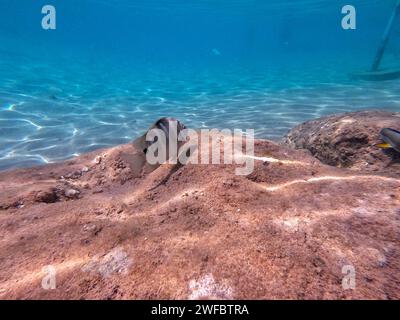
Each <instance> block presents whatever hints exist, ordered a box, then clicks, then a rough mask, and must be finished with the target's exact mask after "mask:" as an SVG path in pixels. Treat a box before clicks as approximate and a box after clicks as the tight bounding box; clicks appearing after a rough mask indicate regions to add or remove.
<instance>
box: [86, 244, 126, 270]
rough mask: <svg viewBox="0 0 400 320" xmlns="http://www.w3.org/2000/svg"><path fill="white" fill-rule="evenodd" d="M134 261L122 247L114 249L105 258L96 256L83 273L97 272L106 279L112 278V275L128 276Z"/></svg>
mask: <svg viewBox="0 0 400 320" xmlns="http://www.w3.org/2000/svg"><path fill="white" fill-rule="evenodd" d="M131 265H132V260H131V259H129V257H128V254H127V253H126V252H125V251H124V250H123V249H122V248H120V247H117V248H114V249H113V250H111V251H110V252H109V253H107V254H106V255H104V256H101V255H96V256H94V257H93V258H92V259H91V261H90V262H89V263H88V264H86V265H85V266H84V267H83V268H82V271H84V272H97V273H100V274H101V275H102V276H103V277H104V278H107V277H110V276H111V275H112V274H127V273H128V270H129V267H130V266H131Z"/></svg>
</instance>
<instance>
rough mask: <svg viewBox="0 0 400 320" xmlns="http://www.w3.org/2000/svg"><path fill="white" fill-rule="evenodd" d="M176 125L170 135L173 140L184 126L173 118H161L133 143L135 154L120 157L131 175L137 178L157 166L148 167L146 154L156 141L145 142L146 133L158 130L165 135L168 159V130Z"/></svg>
mask: <svg viewBox="0 0 400 320" xmlns="http://www.w3.org/2000/svg"><path fill="white" fill-rule="evenodd" d="M175 123H176V132H173V133H174V134H172V136H173V139H178V136H179V133H180V132H181V131H182V130H184V129H186V126H185V125H184V124H182V123H181V122H180V121H179V120H177V119H174V118H167V117H166V118H161V119H159V120H157V121H156V122H155V123H154V124H153V125H152V126H151V127H150V128H149V129H148V130H147V131H146V133H145V134H144V135H142V136H141V137H139V138H137V139H136V140H135V141H133V143H132V144H133V147H134V149H135V150H136V153H134V154H123V155H121V158H122V159H123V160H124V161H125V162H127V163H128V164H129V167H130V168H131V171H132V173H133V174H134V175H135V176H139V175H140V173H141V172H143V171H145V172H147V173H149V172H151V171H153V170H155V169H156V168H157V167H158V165H150V164H148V163H147V161H146V153H147V150H148V148H149V147H150V146H151V145H152V144H154V143H156V141H157V140H156V139H155V140H154V141H146V136H147V133H148V132H149V131H150V130H153V129H159V130H162V131H163V132H164V133H165V136H166V138H167V140H166V146H165V148H166V150H167V159H169V155H168V150H169V142H170V141H169V139H170V129H171V127H175ZM180 145H181V142H178V141H177V146H178V148H179V146H180Z"/></svg>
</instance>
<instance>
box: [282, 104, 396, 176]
mask: <svg viewBox="0 0 400 320" xmlns="http://www.w3.org/2000/svg"><path fill="white" fill-rule="evenodd" d="M387 127H388V128H393V129H396V130H400V113H396V112H385V111H363V112H353V113H345V114H339V115H332V116H328V117H324V118H320V119H316V120H311V121H308V122H305V123H302V124H300V125H299V126H297V127H295V128H293V129H292V130H291V131H290V132H289V133H288V134H287V136H286V137H285V138H284V139H283V144H285V145H289V146H290V147H293V148H296V149H306V150H309V151H310V152H311V154H312V155H313V156H315V157H316V158H318V159H319V160H320V161H322V162H323V163H326V164H329V165H332V166H337V167H341V168H350V169H353V170H361V171H370V172H379V173H385V174H388V175H394V176H397V177H400V154H399V153H398V152H396V151H394V150H392V149H389V150H385V151H382V149H379V148H378V147H377V146H376V145H377V144H378V143H380V142H382V141H381V140H380V138H379V132H380V130H381V129H382V128H387Z"/></svg>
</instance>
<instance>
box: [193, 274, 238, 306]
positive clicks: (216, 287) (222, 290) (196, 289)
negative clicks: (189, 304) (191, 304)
mask: <svg viewBox="0 0 400 320" xmlns="http://www.w3.org/2000/svg"><path fill="white" fill-rule="evenodd" d="M189 289H190V291H191V293H190V295H189V299H190V300H199V299H232V291H233V290H232V288H230V287H229V286H227V285H225V284H220V283H216V282H215V280H214V277H213V275H212V274H207V275H205V276H203V277H202V278H201V279H199V280H194V279H193V280H190V282H189Z"/></svg>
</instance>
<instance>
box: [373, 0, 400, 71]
mask: <svg viewBox="0 0 400 320" xmlns="http://www.w3.org/2000/svg"><path fill="white" fill-rule="evenodd" d="M399 13H400V0H397V3H396V6H395V8H394V10H393V13H392V16H391V17H390V20H389V22H388V24H387V26H386V30H385V33H384V34H383V37H382V41H381V44H380V46H379V48H378V52H377V53H376V56H375V60H374V63H373V65H372V71H377V70H378V68H379V65H380V64H381V61H382V57H383V54H384V53H385V49H386V46H387V44H388V41H389V36H390V33H391V32H392V29H393V25H394V21H395V20H396V17H397V15H398V14H399Z"/></svg>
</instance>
